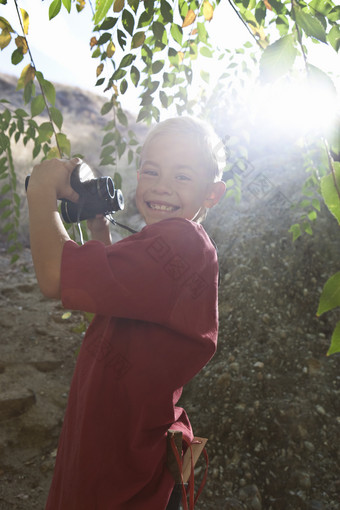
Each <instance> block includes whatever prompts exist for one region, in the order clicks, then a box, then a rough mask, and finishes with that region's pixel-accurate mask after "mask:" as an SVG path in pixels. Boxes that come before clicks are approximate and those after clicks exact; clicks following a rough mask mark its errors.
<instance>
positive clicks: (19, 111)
mask: <svg viewBox="0 0 340 510" xmlns="http://www.w3.org/2000/svg"><path fill="white" fill-rule="evenodd" d="M15 115H16V116H17V117H27V116H28V113H27V112H26V111H25V110H23V109H22V108H17V109H16V110H15Z"/></svg>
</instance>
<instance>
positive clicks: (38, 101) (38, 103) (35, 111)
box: [31, 94, 46, 117]
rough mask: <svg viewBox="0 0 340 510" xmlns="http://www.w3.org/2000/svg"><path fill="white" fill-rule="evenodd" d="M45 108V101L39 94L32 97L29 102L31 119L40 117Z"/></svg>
mask: <svg viewBox="0 0 340 510" xmlns="http://www.w3.org/2000/svg"><path fill="white" fill-rule="evenodd" d="M45 107H46V105H45V101H44V98H43V96H42V95H41V94H39V95H38V96H36V97H34V98H33V99H32V102H31V115H32V117H35V116H36V115H40V113H41V112H43V111H44V109H45Z"/></svg>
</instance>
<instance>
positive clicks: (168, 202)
mask: <svg viewBox="0 0 340 510" xmlns="http://www.w3.org/2000/svg"><path fill="white" fill-rule="evenodd" d="M211 185H212V183H211V182H209V180H208V175H207V171H206V170H205V168H204V166H203V163H202V157H201V154H200V152H199V151H198V150H197V147H196V145H195V144H194V142H193V140H191V138H190V137H183V136H179V135H176V134H159V135H157V136H155V138H154V139H153V140H152V141H151V142H150V143H149V144H148V145H147V147H146V148H145V149H144V151H143V156H142V161H141V165H140V169H139V172H138V184H137V190H136V204H137V207H138V210H139V212H140V213H141V215H142V216H143V218H144V220H145V222H146V223H147V224H148V225H149V224H151V223H156V222H157V221H161V220H164V219H167V218H186V219H188V220H193V219H194V218H195V217H196V216H197V214H198V213H199V211H200V210H201V208H202V207H210V206H209V205H208V204H207V203H206V200H207V198H208V196H209V191H210V188H211Z"/></svg>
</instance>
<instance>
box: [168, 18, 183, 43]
mask: <svg viewBox="0 0 340 510" xmlns="http://www.w3.org/2000/svg"><path fill="white" fill-rule="evenodd" d="M170 33H171V35H172V37H173V38H174V40H175V41H176V42H177V43H178V44H179V45H180V46H182V39H183V30H182V27H180V26H179V25H177V24H176V23H172V25H171V28H170Z"/></svg>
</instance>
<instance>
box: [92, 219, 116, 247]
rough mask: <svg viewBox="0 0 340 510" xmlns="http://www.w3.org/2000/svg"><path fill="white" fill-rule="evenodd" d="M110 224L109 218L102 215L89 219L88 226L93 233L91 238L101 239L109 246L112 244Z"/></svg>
mask: <svg viewBox="0 0 340 510" xmlns="http://www.w3.org/2000/svg"><path fill="white" fill-rule="evenodd" d="M109 225H110V222H109V220H108V219H107V218H105V216H102V215H97V216H96V217H95V218H92V219H90V220H87V227H88V229H89V231H90V233H91V239H93V240H94V241H101V242H102V243H104V244H105V245H107V246H108V245H110V244H111V235H110V229H109Z"/></svg>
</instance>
